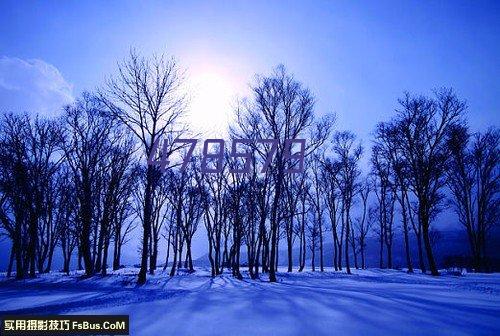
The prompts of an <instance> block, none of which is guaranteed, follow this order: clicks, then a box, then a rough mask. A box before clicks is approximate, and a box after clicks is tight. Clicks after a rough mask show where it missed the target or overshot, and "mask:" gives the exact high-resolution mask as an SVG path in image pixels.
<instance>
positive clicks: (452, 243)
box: [194, 230, 500, 270]
mask: <svg viewBox="0 0 500 336" xmlns="http://www.w3.org/2000/svg"><path fill="white" fill-rule="evenodd" d="M439 232H440V238H438V239H437V242H436V243H435V246H434V248H433V252H434V257H435V259H436V263H437V265H438V267H439V268H443V267H445V266H446V265H445V261H446V259H447V258H449V257H452V256H460V257H464V258H468V257H469V255H470V250H469V243H468V241H467V236H466V235H465V233H464V232H462V231H458V230H449V231H439ZM327 234H328V233H327ZM410 240H411V244H410V246H412V249H411V256H412V262H413V266H414V267H416V268H418V249H417V242H416V240H415V237H414V234H413V233H411V234H410ZM489 243H490V244H489V246H488V252H489V255H490V256H491V257H492V258H493V259H495V269H496V270H500V230H496V232H492V233H491V239H490V240H489ZM284 244H285V242H284V241H283V240H282V241H280V246H279V247H280V252H279V255H278V264H279V265H280V266H286V265H288V257H287V251H286V249H285V248H284V247H285V246H284ZM316 253H317V254H316V262H315V263H316V266H319V251H317V252H316ZM385 253H386V252H385V250H384V258H385V257H386V255H385ZM298 258H299V248H298V247H296V248H294V250H293V265H294V267H295V266H297V265H298V263H299V260H298ZM392 258H393V266H394V267H395V268H404V267H406V256H405V252H404V244H403V238H402V237H401V235H400V234H399V235H397V237H395V239H394V244H393V256H392ZM306 259H307V261H306V263H307V265H306V266H307V267H310V265H311V251H310V250H308V251H307V255H306ZM424 259H425V251H424ZM323 260H324V265H325V266H333V243H332V240H331V238H330V237H327V238H326V243H324V246H323ZM351 260H352V265H354V259H353V258H352V254H351ZM384 260H386V259H384ZM246 261H247V254H246V251H245V248H242V250H241V262H242V263H243V262H246ZM194 263H195V264H196V265H198V266H210V262H209V260H208V254H205V255H203V256H202V257H200V258H198V259H196V260H195V261H194ZM366 263H367V267H378V266H379V242H378V240H377V238H376V237H370V238H368V241H367V251H366ZM359 264H360V265H361V257H359ZM426 265H427V263H426Z"/></svg>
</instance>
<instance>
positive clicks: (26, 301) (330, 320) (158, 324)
mask: <svg viewBox="0 0 500 336" xmlns="http://www.w3.org/2000/svg"><path fill="white" fill-rule="evenodd" d="M354 273H355V274H353V275H351V276H348V275H346V274H344V273H341V272H332V271H331V270H329V271H327V272H324V273H320V272H304V273H292V274H287V273H286V272H280V273H279V283H268V282H266V281H264V280H265V279H263V280H262V281H261V280H250V279H248V277H247V276H246V274H245V278H244V280H242V281H239V280H237V279H234V278H232V277H231V276H230V275H229V274H224V275H222V276H218V277H216V278H213V279H212V278H211V277H210V276H209V273H208V271H207V270H203V269H198V270H197V272H196V273H194V274H182V275H179V276H176V277H173V278H169V277H168V276H167V273H164V274H163V273H162V272H161V271H160V272H158V274H157V275H155V276H153V277H150V278H149V279H148V283H147V284H146V285H145V286H142V287H136V286H135V279H136V274H137V269H133V268H125V269H122V270H120V271H118V272H113V273H112V274H111V275H109V276H106V277H104V278H102V277H97V276H96V277H93V278H90V279H83V278H81V277H80V275H79V274H76V273H75V274H72V275H70V276H65V275H62V274H59V273H51V274H47V275H42V276H40V277H39V278H36V279H31V280H26V281H14V280H11V279H6V278H5V275H2V276H0V314H6V313H9V314H29V313H36V314H129V315H130V324H131V335H162V336H163V335H384V336H386V335H438V334H439V335H500V274H467V275H465V276H452V275H443V276H440V277H431V276H428V275H423V274H406V273H404V272H402V271H394V270H378V269H370V270H365V271H356V270H354Z"/></svg>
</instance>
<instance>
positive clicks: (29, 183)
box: [0, 94, 139, 278]
mask: <svg viewBox="0 0 500 336" xmlns="http://www.w3.org/2000/svg"><path fill="white" fill-rule="evenodd" d="M0 146H1V153H2V154H1V155H2V160H1V162H2V163H1V164H0V171H1V172H0V192H1V211H0V217H1V224H2V228H3V229H4V230H3V231H4V233H5V234H6V236H7V237H8V238H10V240H11V242H12V248H11V254H10V262H9V268H8V273H9V274H10V272H11V271H12V268H13V266H14V264H15V269H16V277H17V278H23V277H25V276H27V275H29V276H31V277H33V276H35V273H36V272H40V273H42V272H48V271H50V270H51V266H52V260H53V256H54V251H55V249H56V247H57V246H59V247H60V248H61V251H62V254H63V259H64V260H63V265H64V266H63V270H64V271H65V272H69V270H70V262H71V258H72V256H73V254H74V253H73V252H74V251H75V249H76V251H77V255H78V265H79V267H80V268H84V269H85V272H86V274H87V275H92V274H94V273H95V272H102V273H103V274H105V273H106V269H107V265H108V259H109V258H108V251H109V249H110V245H111V244H110V243H111V241H114V242H115V248H114V252H113V266H114V268H118V266H119V265H120V252H121V246H122V245H123V243H124V242H125V241H126V239H127V238H126V236H127V235H128V233H130V231H131V229H132V225H133V223H132V222H131V221H130V219H131V215H132V208H131V206H130V203H129V198H130V195H131V193H132V191H133V189H134V188H135V184H136V183H137V179H136V178H135V176H137V171H138V169H139V167H138V166H137V162H136V161H137V160H136V159H135V158H134V157H133V143H132V142H131V140H130V138H129V137H127V136H126V135H125V134H124V133H123V131H122V130H121V129H120V128H119V127H118V126H116V125H115V124H114V123H113V121H112V120H111V119H109V118H107V117H105V115H104V113H103V110H102V108H101V106H100V104H99V102H98V101H97V100H96V99H95V98H93V97H91V96H90V95H88V94H85V95H83V97H82V98H81V99H80V100H78V101H77V102H76V103H75V104H74V105H71V106H67V107H66V108H65V111H64V116H63V117H61V118H60V119H58V120H43V119H41V118H38V117H35V118H31V117H29V116H28V115H14V114H6V115H4V116H3V117H2V121H1V127H0Z"/></svg>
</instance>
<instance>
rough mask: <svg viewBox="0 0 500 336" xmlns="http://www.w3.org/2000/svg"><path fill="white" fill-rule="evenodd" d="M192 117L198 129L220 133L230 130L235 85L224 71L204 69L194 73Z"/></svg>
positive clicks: (200, 131)
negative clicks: (229, 122) (228, 127)
mask: <svg viewBox="0 0 500 336" xmlns="http://www.w3.org/2000/svg"><path fill="white" fill-rule="evenodd" d="M190 82H191V103H190V108H189V113H188V116H189V119H190V123H191V126H192V127H193V130H194V131H195V132H199V133H202V134H203V135H204V136H221V135H223V134H225V133H226V132H227V126H228V121H229V116H230V114H231V106H232V105H231V104H232V101H233V99H234V98H235V95H236V92H235V87H234V85H233V84H232V83H231V79H230V78H229V77H228V76H227V75H225V74H224V73H223V72H217V71H214V70H210V69H207V70H203V71H200V72H197V73H194V74H192V75H191V79H190Z"/></svg>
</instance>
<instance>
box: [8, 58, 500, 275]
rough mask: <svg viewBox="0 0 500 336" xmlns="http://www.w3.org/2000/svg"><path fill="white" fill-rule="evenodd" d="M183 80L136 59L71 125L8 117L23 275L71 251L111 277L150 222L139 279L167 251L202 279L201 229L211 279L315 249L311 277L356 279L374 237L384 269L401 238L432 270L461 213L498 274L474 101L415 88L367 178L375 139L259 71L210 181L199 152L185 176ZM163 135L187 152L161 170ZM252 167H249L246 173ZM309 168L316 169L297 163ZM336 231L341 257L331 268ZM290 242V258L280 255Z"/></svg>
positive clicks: (282, 74) (487, 170)
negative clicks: (447, 215)
mask: <svg viewBox="0 0 500 336" xmlns="http://www.w3.org/2000/svg"><path fill="white" fill-rule="evenodd" d="M183 84H184V80H183V71H182V70H181V69H180V68H179V66H178V65H177V63H176V62H175V61H174V60H172V59H168V58H166V57H163V56H159V57H153V58H149V59H148V58H144V57H142V56H140V55H138V54H137V53H135V52H131V55H130V57H129V58H128V59H127V60H126V61H125V62H123V63H121V64H119V66H118V73H117V75H116V76H115V77H111V78H110V79H109V80H108V81H107V83H106V85H105V86H104V87H103V88H102V89H100V90H98V91H97V93H96V94H90V93H85V94H83V95H82V97H81V98H80V99H78V100H77V101H76V102H75V103H74V104H71V105H69V106H66V107H65V108H64V113H63V116H62V117H60V118H58V119H57V120H44V119H42V118H38V117H30V116H28V115H15V114H4V115H3V117H2V120H1V124H0V156H1V158H0V159H1V160H0V223H1V228H2V234H3V235H5V236H6V237H7V238H8V239H10V241H11V243H12V244H11V246H12V249H11V253H10V262H9V269H8V273H9V275H10V273H11V272H12V271H13V270H14V269H15V271H16V277H17V278H19V279H21V278H24V277H26V276H31V277H33V276H35V275H36V274H37V273H43V272H49V271H50V270H51V268H52V260H53V257H54V253H55V251H56V250H57V249H60V251H61V253H62V256H63V271H64V272H67V273H69V271H70V269H71V261H72V260H75V259H73V258H76V260H75V263H76V264H77V265H78V266H77V267H78V268H79V269H82V270H84V271H85V274H86V275H87V276H91V275H93V274H96V273H100V274H103V275H105V274H106V272H107V270H108V268H109V267H110V266H112V268H113V269H115V270H116V269H118V268H119V267H120V265H121V255H122V248H123V246H124V244H126V243H127V242H128V240H129V239H130V235H131V232H132V231H133V230H134V229H136V228H140V229H141V230H140V232H141V233H142V237H141V244H140V254H141V258H140V260H141V262H140V272H139V277H138V283H139V284H143V283H144V282H145V281H146V276H147V273H149V274H154V272H155V270H156V269H157V267H158V263H159V261H158V258H159V251H160V247H161V246H162V244H164V247H165V250H166V258H165V260H164V266H163V269H164V270H166V268H167V267H170V270H169V273H170V276H174V275H175V274H177V273H178V272H179V270H180V269H186V270H187V271H189V272H193V271H194V270H195V269H194V262H193V255H192V244H193V237H194V236H195V233H196V232H197V229H198V227H199V226H200V225H203V226H204V228H205V231H206V240H207V245H208V259H209V262H210V265H211V273H212V276H216V275H219V274H221V273H222V272H223V271H224V270H225V269H227V270H230V271H231V272H232V274H233V276H235V277H236V278H239V279H241V278H242V268H243V267H245V268H246V270H247V271H248V273H249V274H250V277H252V278H258V277H259V276H260V275H261V274H262V273H267V274H268V275H269V279H270V281H272V282H274V281H276V280H277V279H276V272H277V269H278V264H279V263H280V262H281V263H285V264H287V266H288V267H287V270H288V272H292V271H293V269H294V268H295V267H296V268H297V269H298V271H303V270H304V269H305V267H306V261H307V258H308V256H309V257H310V266H311V269H312V270H316V267H317V266H319V270H320V271H324V269H325V267H327V266H333V267H334V269H335V270H344V268H345V270H346V272H347V273H349V274H350V273H351V267H355V268H366V267H367V262H366V253H367V241H368V238H369V237H370V236H372V235H373V236H375V237H377V239H378V243H379V246H378V248H379V256H378V258H379V267H381V268H382V267H388V268H392V267H394V262H393V254H394V250H393V242H394V240H395V238H396V237H398V236H400V237H402V239H403V241H404V253H405V256H406V266H407V269H408V271H409V272H413V269H414V267H415V266H414V265H415V262H414V261H413V260H412V255H411V250H412V244H413V243H412V242H416V245H417V246H416V248H417V249H418V266H419V268H420V269H421V270H422V271H426V270H427V268H428V269H430V272H431V273H432V274H433V275H437V274H438V272H437V265H436V262H435V259H434V253H433V247H434V244H435V243H436V242H435V241H433V232H434V231H433V230H434V229H433V227H434V225H435V222H436V220H437V216H438V215H439V213H440V212H442V211H443V210H444V209H445V207H447V206H450V207H451V208H452V209H453V210H454V211H455V212H456V214H457V216H458V220H459V222H460V223H461V224H462V225H463V227H464V228H465V232H466V234H467V237H468V240H469V243H470V248H471V256H472V260H473V265H472V267H473V268H474V269H476V270H487V269H488V256H487V249H486V246H487V244H488V234H489V232H490V231H491V229H492V228H493V227H494V226H496V225H498V215H499V213H498V208H499V164H498V157H499V156H498V144H499V136H500V135H499V132H498V130H496V129H490V130H488V131H487V132H485V133H474V134H471V132H470V130H469V129H468V127H467V124H466V121H465V112H466V110H467V106H466V104H465V102H463V101H462V100H460V99H459V98H458V97H457V96H456V95H455V94H454V92H453V91H451V90H446V89H443V90H438V91H436V92H435V95H434V96H433V97H425V96H413V95H410V94H406V95H404V97H403V98H401V99H400V100H399V108H398V109H397V110H396V112H395V114H394V117H393V118H392V119H391V120H388V121H385V122H382V123H379V124H378V125H377V126H376V128H375V132H374V142H373V146H372V148H371V156H370V160H369V166H370V169H369V171H368V172H367V173H366V174H364V173H363V171H366V170H367V169H365V168H366V167H364V164H363V154H364V153H365V152H366V151H365V150H364V148H363V146H362V144H361V141H360V140H359V139H358V138H357V137H356V135H355V134H354V133H352V132H350V131H334V130H333V126H334V117H333V116H332V115H326V116H324V117H322V118H318V117H316V116H315V98H314V96H313V94H312V93H311V92H310V90H309V89H307V88H306V87H305V85H304V84H302V83H301V82H300V81H298V80H297V79H295V78H294V76H293V75H291V74H290V73H289V72H288V71H287V70H286V69H285V67H283V66H278V67H277V68H275V69H274V71H273V72H272V73H271V74H269V75H266V76H257V77H256V79H255V81H254V82H253V83H252V85H251V89H252V90H251V94H250V95H249V96H248V97H246V98H243V99H241V100H240V101H239V102H238V104H237V106H236V109H235V121H234V122H233V123H232V124H231V125H230V127H229V136H230V140H232V141H234V140H238V139H246V140H245V141H241V142H240V144H239V145H235V147H234V148H225V150H224V155H223V159H222V160H221V162H220V164H221V166H222V172H221V173H217V174H209V173H203V172H202V170H201V169H200V166H201V162H202V158H201V155H200V153H198V152H195V153H194V154H195V155H194V156H193V158H192V160H191V162H189V163H188V164H187V165H186V169H180V165H179V164H177V161H176V159H175V158H176V156H181V157H182V156H183V155H184V154H185V153H186V148H185V146H184V145H179V142H176V140H178V139H182V138H184V139H185V138H190V137H195V136H194V135H192V134H191V133H189V129H188V127H187V125H185V124H184V123H183V121H182V116H183V114H184V112H185V110H186V106H187V99H186V97H187V96H186V92H185V90H184V85H183ZM263 139H275V140H276V142H269V141H268V142H266V141H261V140H263ZM287 139H295V140H298V141H296V143H295V144H293V143H290V142H289V141H287ZM300 139H306V141H305V143H302V142H301V140H300ZM158 141H160V142H158ZM228 142H229V141H228ZM155 143H160V144H161V145H160V146H159V147H160V148H161V149H162V150H163V149H165V151H166V152H167V153H168V154H169V155H170V154H171V155H172V156H171V157H172V160H171V162H170V167H168V168H167V169H165V170H163V169H162V167H160V166H159V165H156V164H147V163H146V158H157V159H158V160H159V162H161V157H159V156H160V153H161V152H162V150H160V151H158V153H157V152H155V146H154V144H155ZM301 144H303V145H304V146H301ZM216 146H217V145H216ZM229 147H230V146H229ZM234 151H237V152H238V153H240V154H241V155H235V153H234ZM271 152H274V155H273V156H272V157H271V156H270V155H269V153H271ZM294 154H299V156H297V155H294ZM300 156H302V158H303V160H304V161H303V162H301V161H302V160H301V159H300ZM209 164H214V162H210V163H209ZM247 164H249V165H250V172H247V173H239V172H238V170H241V169H242V167H243V166H245V165H247ZM301 165H303V166H304V168H305V169H304V170H303V171H302V172H299V173H291V172H290V171H293V170H296V169H297V168H300V166H301ZM263 166H266V167H267V168H268V169H265V171H261V169H262V167H263ZM412 235H413V237H414V238H415V239H411V237H412ZM327 240H328V241H331V242H332V243H333V256H332V257H333V259H332V260H333V265H326V264H325V256H324V246H325V242H326V241H327ZM280 244H281V245H280ZM280 248H282V249H284V250H286V251H287V253H286V258H287V260H286V262H284V261H280V260H278V258H279V250H280ZM297 249H298V254H299V255H298V265H294V260H295V259H294V253H296V252H295V251H297ZM243 251H245V254H246V258H243V257H242V252H243ZM111 255H112V256H111ZM111 260H112V261H111Z"/></svg>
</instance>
